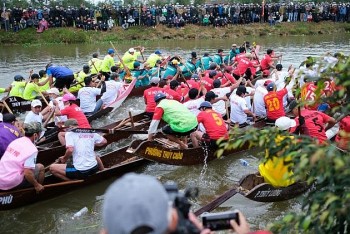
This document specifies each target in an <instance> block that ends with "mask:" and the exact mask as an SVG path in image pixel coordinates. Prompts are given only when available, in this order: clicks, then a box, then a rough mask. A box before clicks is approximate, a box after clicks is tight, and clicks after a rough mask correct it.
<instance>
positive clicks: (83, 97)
mask: <svg viewBox="0 0 350 234" xmlns="http://www.w3.org/2000/svg"><path fill="white" fill-rule="evenodd" d="M104 80H105V77H104V76H102V78H101V81H102V82H103V83H104ZM84 83H85V87H83V88H81V89H80V90H79V92H78V98H79V99H80V108H81V110H82V111H83V112H84V114H85V115H93V114H94V113H96V112H97V111H99V110H100V109H101V107H102V104H103V101H102V100H101V99H100V100H98V101H97V102H96V97H97V96H98V95H101V94H103V93H104V92H105V91H106V86H105V85H104V84H103V83H102V84H103V85H102V88H101V89H100V88H96V85H97V83H99V81H98V80H95V81H93V80H92V78H91V77H90V76H88V77H86V78H85V79H84Z"/></svg>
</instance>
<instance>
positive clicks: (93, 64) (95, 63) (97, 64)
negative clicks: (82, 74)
mask: <svg viewBox="0 0 350 234" xmlns="http://www.w3.org/2000/svg"><path fill="white" fill-rule="evenodd" d="M102 61H103V60H101V59H99V58H98V53H93V54H92V59H91V60H89V63H88V64H89V67H90V73H91V75H97V74H98V73H99V72H100V70H101V66H102ZM113 63H114V60H113ZM113 66H114V64H113Z"/></svg>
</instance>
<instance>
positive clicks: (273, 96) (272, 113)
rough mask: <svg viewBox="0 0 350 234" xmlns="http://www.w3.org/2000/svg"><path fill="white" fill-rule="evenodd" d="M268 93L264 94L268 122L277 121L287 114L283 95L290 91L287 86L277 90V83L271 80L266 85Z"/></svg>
mask: <svg viewBox="0 0 350 234" xmlns="http://www.w3.org/2000/svg"><path fill="white" fill-rule="evenodd" d="M266 89H267V91H268V93H267V94H266V95H265V96H264V103H265V107H266V116H267V122H270V123H275V121H276V119H278V118H280V117H282V116H285V115H286V113H285V111H284V107H283V97H284V95H286V94H287V93H288V91H287V88H285V87H284V88H283V89H281V90H279V91H275V90H276V85H275V83H273V82H271V83H269V84H268V85H267V86H266Z"/></svg>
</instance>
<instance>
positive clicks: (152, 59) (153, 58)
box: [146, 50, 163, 68]
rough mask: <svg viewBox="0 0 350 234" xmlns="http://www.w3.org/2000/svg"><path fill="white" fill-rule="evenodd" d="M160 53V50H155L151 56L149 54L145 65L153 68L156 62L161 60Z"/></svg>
mask: <svg viewBox="0 0 350 234" xmlns="http://www.w3.org/2000/svg"><path fill="white" fill-rule="evenodd" d="M161 54H162V52H160V50H156V51H155V52H154V53H153V54H151V55H150V56H149V57H148V59H147V61H146V62H147V64H148V65H149V66H150V68H152V67H154V66H155V65H156V63H157V61H158V60H162V59H163V58H162V57H161Z"/></svg>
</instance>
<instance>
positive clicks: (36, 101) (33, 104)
mask: <svg viewBox="0 0 350 234" xmlns="http://www.w3.org/2000/svg"><path fill="white" fill-rule="evenodd" d="M31 106H32V107H36V106H43V104H42V103H41V101H40V100H38V99H34V100H33V101H32V104H31Z"/></svg>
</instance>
